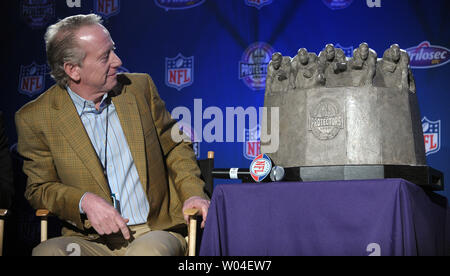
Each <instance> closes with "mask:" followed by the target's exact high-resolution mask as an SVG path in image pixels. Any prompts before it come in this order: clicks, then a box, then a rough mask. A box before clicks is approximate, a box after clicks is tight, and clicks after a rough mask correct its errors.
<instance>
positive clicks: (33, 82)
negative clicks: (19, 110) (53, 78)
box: [19, 62, 47, 97]
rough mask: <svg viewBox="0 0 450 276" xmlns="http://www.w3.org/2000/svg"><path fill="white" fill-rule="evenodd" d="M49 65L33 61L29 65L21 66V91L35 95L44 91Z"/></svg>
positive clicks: (30, 95) (31, 95)
mask: <svg viewBox="0 0 450 276" xmlns="http://www.w3.org/2000/svg"><path fill="white" fill-rule="evenodd" d="M46 72H47V65H46V64H43V65H38V64H36V63H35V62H33V63H32V64H30V65H27V66H23V65H21V66H20V76H19V93H21V94H24V95H27V96H29V97H33V96H35V95H37V94H40V93H41V92H42V91H44V88H45V73H46Z"/></svg>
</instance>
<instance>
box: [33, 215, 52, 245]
mask: <svg viewBox="0 0 450 276" xmlns="http://www.w3.org/2000/svg"><path fill="white" fill-rule="evenodd" d="M36 216H37V217H40V218H41V242H44V241H46V240H47V236H48V235H47V231H48V223H47V218H48V216H50V211H49V210H47V209H37V210H36Z"/></svg>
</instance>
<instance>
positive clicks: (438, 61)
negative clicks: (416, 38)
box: [406, 41, 450, 69]
mask: <svg viewBox="0 0 450 276" xmlns="http://www.w3.org/2000/svg"><path fill="white" fill-rule="evenodd" d="M406 52H408V55H409V57H410V59H411V61H410V63H409V64H410V66H411V68H415V69H426V68H433V67H438V66H442V65H444V64H446V63H448V62H449V61H450V50H449V49H447V48H445V47H443V46H437V45H431V44H430V42H428V41H424V42H422V43H420V44H419V45H418V46H415V47H411V48H408V49H406Z"/></svg>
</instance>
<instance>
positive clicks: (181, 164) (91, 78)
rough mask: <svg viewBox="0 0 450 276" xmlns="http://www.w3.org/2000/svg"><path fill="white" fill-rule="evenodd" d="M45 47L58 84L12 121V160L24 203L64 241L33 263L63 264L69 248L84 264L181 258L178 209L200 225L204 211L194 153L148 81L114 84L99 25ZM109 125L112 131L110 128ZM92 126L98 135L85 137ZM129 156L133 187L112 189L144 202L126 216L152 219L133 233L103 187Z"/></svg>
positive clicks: (75, 20)
mask: <svg viewBox="0 0 450 276" xmlns="http://www.w3.org/2000/svg"><path fill="white" fill-rule="evenodd" d="M45 39H46V46H47V56H48V62H49V64H50V67H51V69H52V77H53V78H54V79H55V80H56V82H57V84H56V85H54V86H53V87H51V88H50V89H49V90H48V91H46V92H45V93H44V94H43V95H41V96H40V97H39V98H38V99H36V100H35V101H32V102H30V103H28V104H27V105H25V106H24V107H22V108H21V109H20V110H19V111H18V112H17V114H16V126H17V131H18V151H19V153H20V154H21V155H22V156H23V157H24V158H25V161H24V167H23V170H24V172H25V174H26V175H27V176H28V180H27V188H26V192H25V196H26V198H27V199H28V200H29V201H30V203H31V205H32V206H33V207H34V208H46V209H48V210H49V211H50V212H51V213H52V214H54V215H56V216H58V217H59V218H60V219H61V220H62V221H63V223H64V227H63V237H60V238H55V239H50V240H48V241H46V242H44V243H42V244H40V245H39V246H38V247H36V248H35V249H34V250H33V254H34V255H67V254H68V253H70V252H71V248H73V247H74V246H75V247H76V248H78V251H77V252H78V253H79V254H81V255H147V254H150V255H152V254H155V255H159V254H162V255H181V254H184V250H185V247H186V244H185V240H184V239H183V237H182V235H181V234H180V233H182V232H183V231H184V230H185V221H184V218H183V214H182V209H185V208H192V207H196V208H198V209H200V210H201V212H202V215H203V220H204V221H205V219H206V214H207V210H208V207H209V201H208V199H207V196H206V195H205V194H204V192H203V186H204V183H203V181H202V180H201V179H200V178H199V176H200V170H199V168H198V166H197V163H196V160H195V156H194V153H193V151H192V149H191V147H190V145H189V144H188V143H186V142H174V140H173V139H172V137H171V130H172V128H173V127H177V125H176V122H175V121H174V120H173V119H172V118H171V116H170V114H169V112H168V111H167V110H166V108H165V104H164V102H163V101H162V100H161V98H160V97H159V95H158V92H157V89H156V87H155V85H154V83H153V81H152V79H151V78H150V76H148V75H146V74H117V69H118V68H119V67H120V66H121V64H122V63H121V60H120V59H119V57H118V56H117V55H116V54H115V52H114V49H115V47H114V42H113V41H112V39H111V37H110V35H109V32H108V31H107V30H106V28H104V27H103V26H102V25H101V20H100V18H99V17H98V16H96V15H93V14H91V15H77V16H72V17H68V18H65V19H63V20H61V21H60V22H58V23H56V24H54V25H52V26H50V27H49V28H48V29H47V33H46V37H45ZM77 101H78V103H77ZM80 103H82V104H84V107H86V106H87V105H89V104H92V107H95V109H93V111H94V112H93V113H92V112H91V114H90V116H91V115H92V114H95V115H94V117H92V116H91V117H88V116H87V115H86V114H85V113H83V112H81V111H80V110H79V108H80ZM77 104H78V105H77ZM105 107H106V108H105ZM111 110H113V113H110V112H111ZM105 114H106V115H105ZM110 114H112V115H110ZM105 116H106V117H105ZM114 116H116V117H118V119H117V120H116V129H114V128H112V126H110V125H111V123H114V122H113V121H112V120H113V119H114V118H115V117H114ZM89 118H94V119H92V120H100V121H99V122H101V127H100V128H96V127H93V128H89V125H90V124H92V123H93V121H89V120H91V119H89ZM105 118H106V119H105ZM105 120H106V123H104V122H105ZM104 126H106V129H108V127H110V128H111V129H112V131H111V130H110V134H108V131H106V137H107V138H106V141H105V143H102V142H99V141H103V140H102V139H100V138H99V137H98V135H97V134H99V133H101V132H100V130H101V129H103V127H104ZM112 132H114V133H115V135H116V132H119V133H122V134H123V135H122V136H123V137H124V138H123V141H125V142H124V143H121V144H119V146H116V147H114V146H113V145H110V143H109V140H108V139H110V136H111V135H112ZM96 139H99V140H96ZM111 140H112V139H111ZM103 144H104V145H103ZM103 146H104V147H105V148H103ZM127 151H128V152H130V156H131V158H130V161H129V162H128V166H129V169H130V171H133V170H134V171H136V172H137V176H138V179H134V180H133V181H134V182H133V183H134V184H133V183H132V184H130V183H129V182H130V177H129V176H128V174H127V175H125V176H124V177H123V179H120V180H119V181H118V183H116V184H117V185H118V186H119V190H120V189H124V186H126V185H128V186H130V185H131V187H132V189H133V191H135V193H136V195H134V196H133V197H131V196H130V197H128V198H127V197H124V196H122V197H121V200H122V201H124V202H126V203H127V204H126V205H127V206H133V204H134V202H133V201H134V200H135V198H138V199H139V197H141V199H139V200H140V202H142V203H139V204H141V205H142V206H143V207H142V206H141V207H130V208H131V212H135V211H136V208H138V209H139V208H140V209H139V212H141V213H142V210H144V211H145V212H148V215H147V216H146V218H145V221H143V222H142V221H141V222H139V223H138V224H133V225H132V224H131V223H130V218H127V217H124V216H122V215H121V207H117V206H115V203H116V200H114V198H113V197H112V195H114V194H113V193H112V191H113V186H112V185H109V178H110V177H111V175H112V173H114V172H115V171H116V170H119V169H120V168H117V165H116V167H111V165H109V164H108V165H109V166H108V165H107V164H106V161H110V162H111V161H113V162H112V163H114V161H115V160H114V159H113V157H112V156H115V157H114V158H116V159H117V158H120V157H121V156H120V155H119V154H122V155H123V152H127ZM104 152H107V153H108V152H112V154H111V155H108V156H107V155H106V154H105V155H104ZM114 164H115V163H114ZM114 164H113V165H114ZM133 185H134V186H133ZM128 186H127V187H128ZM122 203H123V202H122ZM122 203H121V204H122ZM133 208H134V209H133ZM204 221H203V225H204Z"/></svg>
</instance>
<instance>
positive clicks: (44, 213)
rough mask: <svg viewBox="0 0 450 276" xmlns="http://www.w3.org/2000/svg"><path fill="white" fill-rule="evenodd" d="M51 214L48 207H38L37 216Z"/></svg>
mask: <svg viewBox="0 0 450 276" xmlns="http://www.w3.org/2000/svg"><path fill="white" fill-rule="evenodd" d="M49 215H50V211H49V210H47V209H37V210H36V216H37V217H48V216H49Z"/></svg>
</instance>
